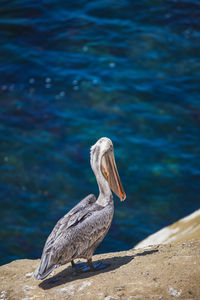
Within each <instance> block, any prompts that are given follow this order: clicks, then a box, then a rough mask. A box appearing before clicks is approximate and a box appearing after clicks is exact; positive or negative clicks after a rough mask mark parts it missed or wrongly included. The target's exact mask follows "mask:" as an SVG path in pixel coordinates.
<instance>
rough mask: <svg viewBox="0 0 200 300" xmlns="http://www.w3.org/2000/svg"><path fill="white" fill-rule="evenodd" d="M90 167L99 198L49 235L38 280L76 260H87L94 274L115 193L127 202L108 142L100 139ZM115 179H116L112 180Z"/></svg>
mask: <svg viewBox="0 0 200 300" xmlns="http://www.w3.org/2000/svg"><path fill="white" fill-rule="evenodd" d="M90 161H91V167H92V169H93V171H94V174H95V176H96V179H97V183H98V186H99V191H100V193H99V197H98V199H96V198H95V196H94V195H92V194H91V195H89V196H87V197H86V198H84V199H83V200H82V201H81V202H79V203H78V204H77V205H76V206H75V207H74V208H73V209H72V210H70V211H69V212H68V213H67V214H66V215H65V216H64V217H63V218H61V219H60V220H59V221H58V222H57V224H56V226H55V227H54V229H53V231H52V232H51V234H50V235H49V237H48V239H47V241H46V243H45V246H44V249H43V253H42V258H41V262H40V265H39V266H38V268H37V270H36V271H35V277H36V278H37V279H43V278H45V277H46V276H47V275H48V274H50V273H51V272H52V271H53V270H54V269H55V268H57V267H58V266H60V265H63V264H66V263H68V262H70V261H71V262H72V266H73V265H74V262H73V260H74V259H76V258H85V259H87V260H88V264H89V266H90V269H91V270H93V269H94V267H93V264H92V260H91V258H92V255H93V253H94V251H95V249H96V247H97V246H98V245H99V243H100V242H101V241H102V240H103V238H104V237H105V235H106V233H107V232H108V230H109V228H110V225H111V221H112V218H113V212H114V203H113V196H112V192H111V189H110V187H111V188H112V190H113V191H114V192H115V193H116V194H117V195H118V196H119V197H120V199H121V200H124V199H125V193H124V191H123V188H122V185H121V182H120V179H119V175H118V172H117V169H116V164H115V160H114V155H113V146H112V142H111V140H109V139H108V138H101V139H100V140H99V141H97V143H96V144H95V145H94V146H93V147H92V148H91V154H90ZM112 176H113V177H112Z"/></svg>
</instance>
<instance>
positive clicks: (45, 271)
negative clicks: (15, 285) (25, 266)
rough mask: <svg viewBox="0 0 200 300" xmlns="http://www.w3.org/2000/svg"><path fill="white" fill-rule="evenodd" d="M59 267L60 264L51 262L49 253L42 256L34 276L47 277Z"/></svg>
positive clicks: (40, 278) (39, 278) (38, 277)
mask: <svg viewBox="0 0 200 300" xmlns="http://www.w3.org/2000/svg"><path fill="white" fill-rule="evenodd" d="M57 267H59V264H55V265H54V264H53V265H52V264H51V263H50V257H49V254H47V255H45V256H44V257H42V259H41V262H40V264H39V266H38V267H37V269H36V270H35V272H34V276H35V278H36V279H38V280H42V279H44V278H45V277H47V276H48V275H49V274H50V273H51V272H52V271H53V270H54V269H56V268H57Z"/></svg>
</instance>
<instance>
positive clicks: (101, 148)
mask: <svg viewBox="0 0 200 300" xmlns="http://www.w3.org/2000/svg"><path fill="white" fill-rule="evenodd" d="M90 162H91V167H92V169H93V171H94V173H95V174H96V172H97V170H98V171H100V172H101V173H102V174H103V177H104V178H105V179H106V180H107V182H108V184H109V187H110V188H111V190H112V191H113V192H114V193H115V194H116V195H117V196H118V197H119V198H120V200H121V201H123V200H125V199H126V194H125V192H124V189H123V187H122V184H121V181H120V177H119V174H118V171H117V166H116V163H115V157H114V152H113V144H112V141H111V140H110V139H108V138H106V137H103V138H101V139H99V140H98V141H97V142H96V144H94V145H93V146H92V147H91V151H90Z"/></svg>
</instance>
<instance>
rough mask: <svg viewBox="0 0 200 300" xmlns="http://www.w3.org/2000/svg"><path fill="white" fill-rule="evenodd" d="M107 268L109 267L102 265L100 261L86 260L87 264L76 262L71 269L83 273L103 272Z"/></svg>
mask: <svg viewBox="0 0 200 300" xmlns="http://www.w3.org/2000/svg"><path fill="white" fill-rule="evenodd" d="M109 266H110V265H109V264H105V263H102V262H101V261H95V262H92V261H90V260H88V263H86V262H77V263H76V264H74V265H73V268H74V269H75V271H76V272H80V273H85V272H89V271H99V270H103V269H105V268H107V267H109Z"/></svg>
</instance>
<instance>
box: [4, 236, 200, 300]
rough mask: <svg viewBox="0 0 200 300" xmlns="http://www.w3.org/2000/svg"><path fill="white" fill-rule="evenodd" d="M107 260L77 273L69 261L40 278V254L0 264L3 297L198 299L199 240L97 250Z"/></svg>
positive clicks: (123, 299) (199, 284) (199, 282)
mask: <svg viewBox="0 0 200 300" xmlns="http://www.w3.org/2000/svg"><path fill="white" fill-rule="evenodd" d="M93 259H94V261H95V260H99V259H101V260H102V261H103V262H106V263H109V264H110V266H109V267H108V268H107V269H105V270H102V271H99V272H93V273H92V272H88V273H85V274H76V273H74V271H73V270H72V267H71V266H70V265H69V264H68V265H65V266H63V267H60V268H58V269H57V270H56V271H54V273H53V274H52V275H51V276H49V277H48V278H47V279H45V280H43V281H37V280H36V279H35V278H34V277H33V272H34V270H35V269H36V267H37V265H38V263H39V260H17V261H13V262H11V263H10V264H7V265H4V266H1V267H0V299H1V300H6V299H7V300H8V299H13V300H18V299H20V300H22V299H23V300H33V299H46V300H48V299H76V300H79V299H80V300H87V299H90V300H95V299H100V300H101V299H103V300H114V299H116V300H117V299H122V300H126V299H142V300H143V299H157V300H161V299H181V300H184V299H185V300H186V299H187V300H189V299H191V300H193V299H195V300H199V299H200V241H199V240H192V241H185V242H184V243H183V242H181V243H176V244H166V245H157V246H151V247H146V248H141V249H131V250H129V251H123V252H118V253H109V254H103V255H96V256H94V257H93Z"/></svg>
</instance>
